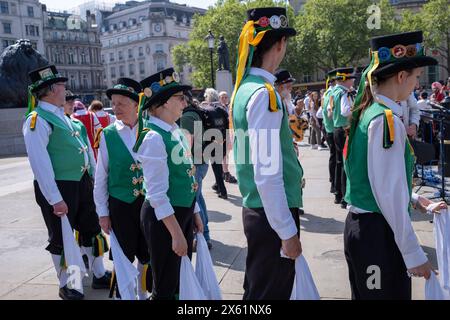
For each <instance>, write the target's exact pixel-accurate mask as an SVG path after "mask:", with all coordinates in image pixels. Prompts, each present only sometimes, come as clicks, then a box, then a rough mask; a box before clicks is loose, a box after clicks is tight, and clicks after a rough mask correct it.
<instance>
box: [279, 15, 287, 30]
mask: <svg viewBox="0 0 450 320" xmlns="http://www.w3.org/2000/svg"><path fill="white" fill-rule="evenodd" d="M280 22H281V27H282V28H287V26H288V19H287V17H286V16H284V15H281V16H280Z"/></svg>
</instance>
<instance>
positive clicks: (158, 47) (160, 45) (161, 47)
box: [155, 43, 164, 53]
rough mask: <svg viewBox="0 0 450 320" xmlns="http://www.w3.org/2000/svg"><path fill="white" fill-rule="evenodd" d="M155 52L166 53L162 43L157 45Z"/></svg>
mask: <svg viewBox="0 0 450 320" xmlns="http://www.w3.org/2000/svg"><path fill="white" fill-rule="evenodd" d="M155 52H157V53H163V52H164V49H163V45H162V43H158V44H156V46H155Z"/></svg>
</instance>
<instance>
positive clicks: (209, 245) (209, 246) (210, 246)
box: [206, 240, 212, 250]
mask: <svg viewBox="0 0 450 320" xmlns="http://www.w3.org/2000/svg"><path fill="white" fill-rule="evenodd" d="M206 244H207V245H208V249H209V250H211V249H212V242H211V240H206Z"/></svg>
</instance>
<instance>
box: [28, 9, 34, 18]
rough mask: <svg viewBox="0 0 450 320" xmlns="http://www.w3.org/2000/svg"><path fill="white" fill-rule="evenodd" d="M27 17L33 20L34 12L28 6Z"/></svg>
mask: <svg viewBox="0 0 450 320" xmlns="http://www.w3.org/2000/svg"><path fill="white" fill-rule="evenodd" d="M27 12H28V16H29V17H31V18H33V17H34V10H33V7H30V6H28V7H27Z"/></svg>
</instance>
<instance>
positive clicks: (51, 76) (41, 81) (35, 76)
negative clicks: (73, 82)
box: [28, 65, 67, 93]
mask: <svg viewBox="0 0 450 320" xmlns="http://www.w3.org/2000/svg"><path fill="white" fill-rule="evenodd" d="M28 76H29V77H30V79H31V86H30V87H31V88H30V89H31V92H33V93H34V92H36V91H38V90H40V89H42V88H45V87H48V86H50V85H52V84H54V83H57V82H66V81H67V78H66V77H62V76H61V75H60V74H59V73H58V70H56V67H55V66H54V65H48V66H45V67H41V68H39V69H35V70H32V71H30V72H29V73H28Z"/></svg>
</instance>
